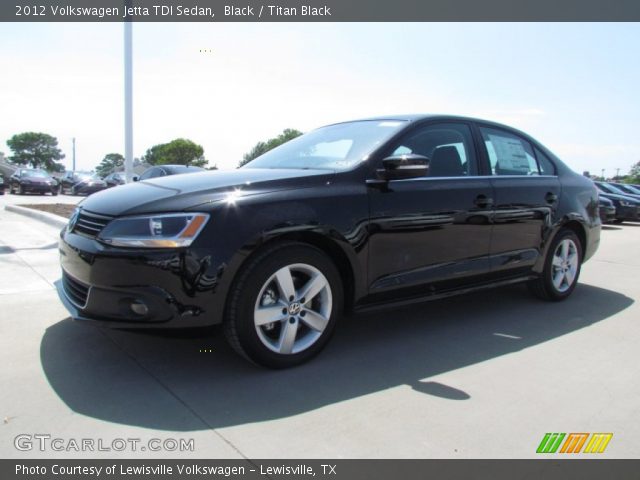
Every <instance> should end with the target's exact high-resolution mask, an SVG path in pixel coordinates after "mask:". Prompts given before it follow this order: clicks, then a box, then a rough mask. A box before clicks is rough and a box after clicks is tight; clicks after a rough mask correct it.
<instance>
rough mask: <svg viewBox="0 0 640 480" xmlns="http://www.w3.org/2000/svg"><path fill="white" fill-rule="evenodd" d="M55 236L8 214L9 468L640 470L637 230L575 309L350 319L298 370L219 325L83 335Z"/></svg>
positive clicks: (605, 258)
mask: <svg viewBox="0 0 640 480" xmlns="http://www.w3.org/2000/svg"><path fill="white" fill-rule="evenodd" d="M60 198H64V197H60ZM34 200H35V198H34ZM3 201H4V200H3V199H2V197H0V205H1V204H2V202H3ZM56 237H57V231H56V230H55V229H52V228H50V227H47V226H46V225H42V224H40V223H38V222H36V221H35V220H31V219H27V218H24V217H20V216H18V215H15V214H12V213H10V212H6V211H4V210H0V267H1V268H0V356H1V357H0V358H1V361H2V365H3V368H2V370H0V382H1V384H2V385H3V388H2V389H0V416H1V417H2V418H3V419H4V422H3V424H1V425H0V428H1V429H2V435H0V456H2V457H9V458H28V457H55V456H59V457H70V456H74V457H79V458H82V457H86V458H94V457H116V456H119V457H127V458H130V457H141V458H149V457H153V456H160V457H166V456H171V457H186V456H192V457H194V458H196V457H197V458H221V457H222V458H238V457H248V458H291V457H293V458H296V457H306V458H322V457H336V458H341V457H343V458H344V457H346V458H385V457H390V458H431V457H436V458H486V457H489V458H522V457H535V456H536V455H535V449H536V447H537V446H538V444H539V443H540V440H541V439H542V437H543V435H544V433H546V432H613V433H614V437H613V439H612V440H611V443H610V444H609V447H608V448H607V451H606V454H605V455H604V456H605V457H606V458H636V457H637V451H638V444H639V443H640V422H638V421H637V420H638V418H639V417H640V374H639V373H638V369H637V365H638V360H639V359H640V357H639V354H638V348H637V339H638V338H640V323H639V322H638V321H637V319H638V318H640V309H639V308H638V305H637V303H636V299H638V298H639V296H640V283H639V282H638V281H637V279H638V277H639V276H640V256H639V255H638V253H640V225H638V224H635V225H626V224H625V225H623V226H621V227H618V226H616V227H607V228H606V229H605V230H604V231H603V232H602V246H601V249H600V251H599V252H598V253H597V255H596V257H595V258H594V259H593V260H591V261H590V262H588V263H587V264H586V265H585V266H584V269H583V272H582V277H581V284H580V285H579V286H578V288H577V290H576V291H575V293H574V295H573V296H572V297H571V298H570V299H569V300H568V301H566V302H562V303H558V304H551V303H545V302H541V301H538V300H536V299H534V298H532V297H531V296H530V295H529V294H528V293H527V291H526V289H524V288H522V287H512V288H506V289H501V290H493V291H490V292H484V293H481V294H473V295H467V296H461V297H456V298H452V299H449V300H444V301H437V302H431V303H426V304H423V305H419V306H414V307H411V308H405V309H395V310H390V311H381V312H377V313H374V314H367V315H360V316H356V317H352V318H347V319H345V321H344V322H342V324H341V325H340V327H339V328H338V330H337V332H336V334H335V336H334V338H333V340H332V342H331V343H330V345H329V346H328V348H327V349H326V350H325V352H323V353H322V354H321V355H320V356H319V357H318V358H317V359H315V360H314V361H312V362H311V363H309V364H307V365H304V366H302V367H299V368H295V369H291V370H287V371H267V370H263V369H259V368H257V367H254V366H252V365H249V364H248V363H246V362H245V361H244V360H242V359H241V358H239V357H237V356H236V355H234V354H233V352H232V351H231V349H230V348H229V347H227V345H226V344H225V342H224V340H223V338H222V336H221V334H220V332H219V330H218V329H215V328H214V329H203V330H197V331H182V332H131V331H116V330H102V329H98V328H92V327H87V326H85V325H81V324H78V323H76V322H73V321H71V320H70V319H69V318H68V315H67V313H66V311H65V309H64V308H63V306H62V305H61V303H60V302H59V300H58V298H57V294H56V292H55V290H54V282H55V281H56V280H57V278H58V277H59V274H58V271H59V270H58V264H57V248H56V246H55V242H56ZM33 433H45V434H50V435H52V436H53V437H60V438H62V439H63V440H65V441H68V440H69V439H76V438H96V439H97V438H100V439H103V440H104V442H105V443H106V444H110V442H111V441H112V440H113V439H116V438H123V437H125V438H139V439H141V441H142V442H143V444H144V442H147V441H148V440H149V439H150V438H161V439H164V438H177V439H194V445H195V451H193V452H182V453H180V452H172V453H170V454H167V453H166V452H149V451H146V452H144V453H142V452H135V453H132V452H131V451H128V450H127V451H123V452H113V451H111V452H95V451H94V452H84V453H79V454H78V453H75V452H72V453H71V454H70V453H68V452H56V451H51V450H48V451H45V452H40V451H37V450H32V451H26V452H23V451H19V450H17V449H16V448H15V447H14V439H15V437H16V436H17V435H19V434H33Z"/></svg>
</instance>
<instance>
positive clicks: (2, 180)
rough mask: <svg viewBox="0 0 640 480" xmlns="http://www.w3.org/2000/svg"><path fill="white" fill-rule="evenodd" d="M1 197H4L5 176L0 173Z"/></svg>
mask: <svg viewBox="0 0 640 480" xmlns="http://www.w3.org/2000/svg"><path fill="white" fill-rule="evenodd" d="M0 195H4V175H2V173H0Z"/></svg>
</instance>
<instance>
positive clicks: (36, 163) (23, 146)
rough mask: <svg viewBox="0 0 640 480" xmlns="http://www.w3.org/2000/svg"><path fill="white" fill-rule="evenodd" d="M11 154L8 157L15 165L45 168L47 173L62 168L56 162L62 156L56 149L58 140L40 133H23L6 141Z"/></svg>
mask: <svg viewBox="0 0 640 480" xmlns="http://www.w3.org/2000/svg"><path fill="white" fill-rule="evenodd" d="M7 145H8V146H9V148H10V149H11V151H12V152H13V155H12V156H11V157H9V161H10V162H11V163H15V164H16V165H31V166H32V167H33V168H45V169H47V170H49V171H62V170H64V166H63V165H62V164H60V163H58V162H57V160H62V159H63V158H64V154H63V153H62V151H61V150H60V149H59V148H58V139H57V138H56V137H52V136H51V135H47V134H46V133H40V132H25V133H19V134H17V135H14V136H13V137H11V138H10V139H9V140H7Z"/></svg>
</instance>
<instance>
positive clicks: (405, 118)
mask: <svg viewBox="0 0 640 480" xmlns="http://www.w3.org/2000/svg"><path fill="white" fill-rule="evenodd" d="M427 120H432V121H440V122H476V123H482V124H485V125H487V126H493V127H498V128H503V129H505V130H510V131H512V132H515V133H518V134H520V135H522V136H524V137H526V138H528V139H531V136H530V135H528V134H527V133H525V132H523V131H521V130H518V129H517V128H514V127H511V126H509V125H505V124H503V123H498V122H494V121H492V120H485V119H482V118H475V117H466V116H463V115H449V114H442V113H411V114H405V115H384V116H376V117H366V118H359V119H355V120H348V121H345V122H336V123H332V124H329V125H326V126H331V125H339V124H341V123H351V122H366V121H376V122H384V121H401V122H408V123H416V122H422V121H427Z"/></svg>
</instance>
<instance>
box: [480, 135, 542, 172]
mask: <svg viewBox="0 0 640 480" xmlns="http://www.w3.org/2000/svg"><path fill="white" fill-rule="evenodd" d="M480 132H481V134H482V139H483V140H484V145H485V147H486V149H487V156H488V157H489V163H490V166H491V174H492V175H540V169H539V168H538V163H537V162H536V157H535V154H534V152H533V148H532V147H531V144H530V143H529V142H527V141H526V140H524V139H522V138H520V137H518V136H516V135H513V134H511V133H508V132H505V131H503V130H498V129H494V128H485V127H480Z"/></svg>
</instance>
